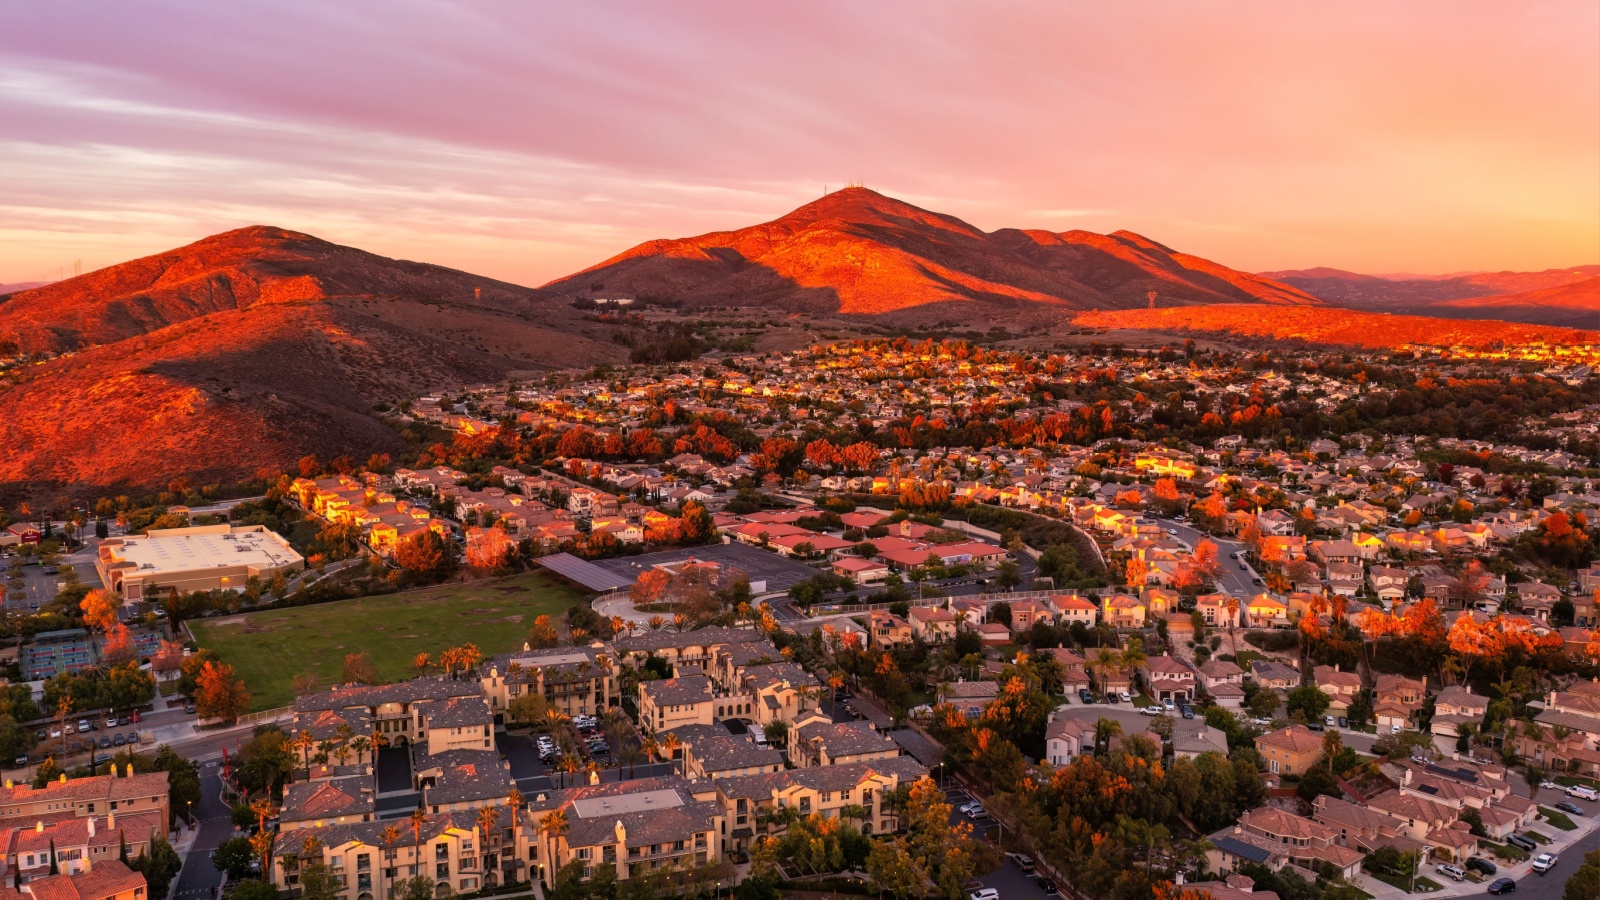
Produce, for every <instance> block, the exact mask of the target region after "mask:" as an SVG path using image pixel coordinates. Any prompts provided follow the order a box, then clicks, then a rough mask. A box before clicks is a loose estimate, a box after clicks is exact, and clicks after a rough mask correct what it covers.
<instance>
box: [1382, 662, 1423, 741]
mask: <svg viewBox="0 0 1600 900" xmlns="http://www.w3.org/2000/svg"><path fill="white" fill-rule="evenodd" d="M1426 696H1427V688H1426V686H1425V685H1424V684H1423V682H1421V681H1418V680H1416V679H1415V678H1407V677H1405V676H1404V675H1379V676H1378V679H1377V682H1376V684H1375V685H1374V686H1373V698H1372V714H1373V717H1374V718H1375V719H1376V720H1377V723H1378V729H1379V730H1380V731H1381V730H1383V729H1386V728H1387V729H1392V728H1394V727H1395V726H1397V725H1398V726H1399V727H1401V728H1409V727H1410V726H1411V720H1412V719H1413V718H1414V717H1415V716H1416V714H1417V713H1418V712H1419V711H1420V710H1421V709H1422V701H1423V698H1424V697H1426Z"/></svg>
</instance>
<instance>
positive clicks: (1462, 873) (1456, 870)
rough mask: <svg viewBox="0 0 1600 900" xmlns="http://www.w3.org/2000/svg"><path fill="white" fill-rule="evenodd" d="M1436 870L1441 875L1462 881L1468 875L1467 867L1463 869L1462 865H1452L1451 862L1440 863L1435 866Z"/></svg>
mask: <svg viewBox="0 0 1600 900" xmlns="http://www.w3.org/2000/svg"><path fill="white" fill-rule="evenodd" d="M1434 870H1435V871H1437V872H1438V873H1439V874H1440V875H1444V876H1446V877H1449V878H1453V879H1455V880H1456V881H1460V880H1462V879H1463V878H1466V877H1467V870H1466V869H1463V868H1461V867H1460V866H1452V865H1451V864H1449V863H1439V864H1438V865H1437V866H1434Z"/></svg>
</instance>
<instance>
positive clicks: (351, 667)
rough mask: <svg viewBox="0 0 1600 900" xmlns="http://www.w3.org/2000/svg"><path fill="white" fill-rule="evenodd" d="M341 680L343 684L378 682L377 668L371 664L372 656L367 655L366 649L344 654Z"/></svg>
mask: <svg viewBox="0 0 1600 900" xmlns="http://www.w3.org/2000/svg"><path fill="white" fill-rule="evenodd" d="M341 680H342V681H343V682H344V683H345V684H377V683H378V670H377V669H376V668H375V667H374V666H373V665H372V657H370V656H368V655H367V651H365V650H362V651H360V652H359V653H346V654H345V657H344V672H343V673H342V675H341Z"/></svg>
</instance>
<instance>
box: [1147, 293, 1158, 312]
mask: <svg viewBox="0 0 1600 900" xmlns="http://www.w3.org/2000/svg"><path fill="white" fill-rule="evenodd" d="M1145 296H1146V297H1149V298H1150V308H1151V309H1155V308H1156V292H1155V291H1150V292H1149V293H1147V294H1145Z"/></svg>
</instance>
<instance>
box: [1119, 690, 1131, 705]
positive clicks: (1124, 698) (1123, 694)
mask: <svg viewBox="0 0 1600 900" xmlns="http://www.w3.org/2000/svg"><path fill="white" fill-rule="evenodd" d="M1117 699H1118V700H1121V701H1122V702H1123V703H1132V702H1133V698H1132V697H1130V696H1128V692H1127V691H1117Z"/></svg>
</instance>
